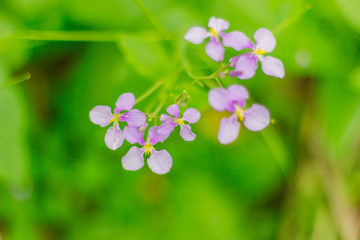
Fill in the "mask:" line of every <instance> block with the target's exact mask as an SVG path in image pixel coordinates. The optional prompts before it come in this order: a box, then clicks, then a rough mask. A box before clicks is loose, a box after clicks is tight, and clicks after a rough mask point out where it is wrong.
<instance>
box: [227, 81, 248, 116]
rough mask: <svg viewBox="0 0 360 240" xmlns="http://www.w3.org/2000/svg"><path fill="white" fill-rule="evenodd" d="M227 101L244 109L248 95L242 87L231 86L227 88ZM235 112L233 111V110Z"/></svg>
mask: <svg viewBox="0 0 360 240" xmlns="http://www.w3.org/2000/svg"><path fill="white" fill-rule="evenodd" d="M227 92H228V99H229V100H228V101H230V102H231V103H232V104H233V105H234V104H237V105H238V106H239V107H244V105H245V102H246V100H247V99H248V98H249V93H248V91H247V89H246V88H245V87H244V86H241V85H238V84H233V85H231V86H229V87H228V89H227ZM234 110H235V109H234ZM234 110H233V109H231V110H229V111H230V112H233V111H234Z"/></svg>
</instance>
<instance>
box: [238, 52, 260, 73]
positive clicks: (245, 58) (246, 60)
mask: <svg viewBox="0 0 360 240" xmlns="http://www.w3.org/2000/svg"><path fill="white" fill-rule="evenodd" d="M257 59H258V58H257V57H256V56H255V55H254V56H251V55H250V54H248V53H246V54H242V55H240V57H239V59H238V61H237V62H236V65H235V71H241V72H242V74H241V75H240V76H238V78H240V79H249V78H252V77H253V76H254V75H255V71H256V69H257V67H258V65H257Z"/></svg>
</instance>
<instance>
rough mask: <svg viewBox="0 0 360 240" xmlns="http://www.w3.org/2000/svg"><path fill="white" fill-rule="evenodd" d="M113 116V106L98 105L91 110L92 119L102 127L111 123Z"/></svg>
mask: <svg viewBox="0 0 360 240" xmlns="http://www.w3.org/2000/svg"><path fill="white" fill-rule="evenodd" d="M113 118H114V116H113V115H112V114H111V108H110V107H108V106H102V105H100V106H96V107H94V108H93V109H92V110H91V111H90V120H91V121H92V122H93V123H95V124H97V125H100V126H101V127H106V126H107V125H109V124H110V121H111V119H113Z"/></svg>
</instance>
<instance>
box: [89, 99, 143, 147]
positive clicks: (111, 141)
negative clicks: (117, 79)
mask: <svg viewBox="0 0 360 240" xmlns="http://www.w3.org/2000/svg"><path fill="white" fill-rule="evenodd" d="M134 104H135V97H134V95H133V94H132V93H124V94H122V95H121V96H120V97H119V98H118V100H117V101H116V104H115V105H116V107H115V109H114V113H112V111H111V108H110V107H108V106H103V105H99V106H96V107H94V108H93V109H92V110H91V111H90V120H91V121H92V122H93V123H95V124H97V125H100V126H101V127H106V126H108V125H109V124H111V123H113V126H111V127H110V128H109V129H108V130H107V132H106V135H105V143H106V146H108V147H109V148H110V149H112V150H116V149H118V148H119V147H121V145H122V144H123V142H124V139H125V134H124V132H123V131H122V130H121V129H120V126H119V122H127V124H128V125H129V126H134V127H136V126H141V125H143V124H144V123H145V121H146V116H145V114H144V113H142V112H140V111H139V110H136V109H132V108H133V106H134ZM122 111H127V112H122Z"/></svg>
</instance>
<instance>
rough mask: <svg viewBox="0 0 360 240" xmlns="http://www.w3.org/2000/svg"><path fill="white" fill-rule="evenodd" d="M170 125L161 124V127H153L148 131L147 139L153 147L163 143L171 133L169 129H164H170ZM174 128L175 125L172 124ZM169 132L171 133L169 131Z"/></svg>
mask: <svg viewBox="0 0 360 240" xmlns="http://www.w3.org/2000/svg"><path fill="white" fill-rule="evenodd" d="M170 124H172V123H168V122H167V123H163V124H161V126H154V127H152V128H150V129H149V132H148V135H147V137H148V139H149V140H150V143H151V144H152V145H155V144H156V143H158V142H164V141H165V140H166V139H167V138H168V137H169V135H170V133H171V132H172V130H171V129H170V128H167V129H165V127H171V125H170ZM173 124H175V126H176V123H173ZM170 130H171V131H170Z"/></svg>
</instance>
